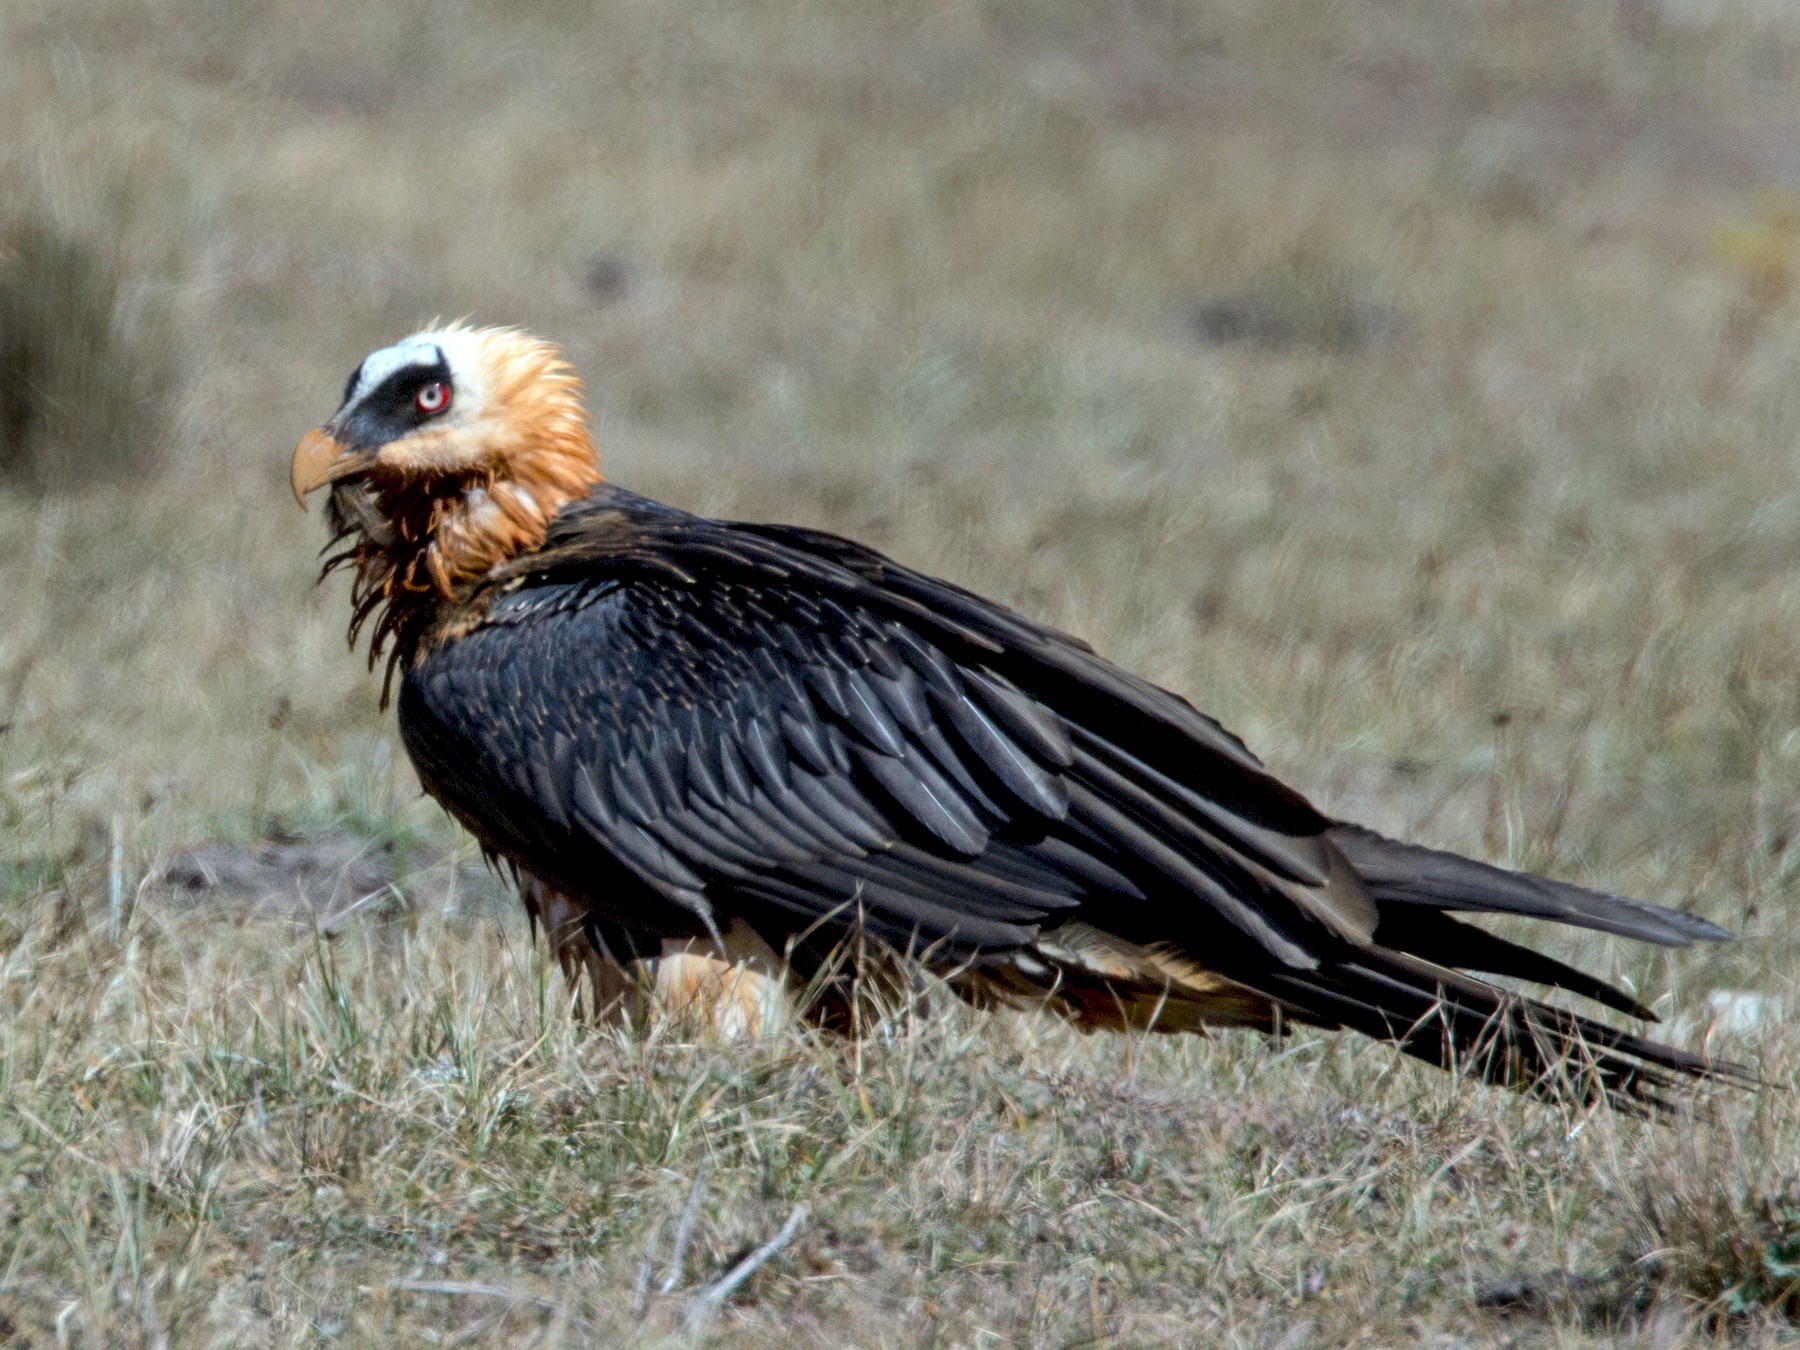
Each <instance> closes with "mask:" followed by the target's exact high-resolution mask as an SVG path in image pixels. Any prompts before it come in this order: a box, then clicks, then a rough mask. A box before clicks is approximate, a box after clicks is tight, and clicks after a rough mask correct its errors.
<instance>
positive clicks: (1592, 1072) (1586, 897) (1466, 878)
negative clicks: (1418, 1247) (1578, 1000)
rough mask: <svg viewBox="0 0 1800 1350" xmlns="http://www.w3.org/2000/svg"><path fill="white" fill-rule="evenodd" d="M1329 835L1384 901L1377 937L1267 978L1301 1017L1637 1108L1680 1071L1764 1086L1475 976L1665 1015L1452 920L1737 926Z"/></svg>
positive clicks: (1351, 835)
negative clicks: (1480, 917)
mask: <svg viewBox="0 0 1800 1350" xmlns="http://www.w3.org/2000/svg"><path fill="white" fill-rule="evenodd" d="M1330 839H1331V842H1332V843H1333V844H1334V845H1336V847H1337V848H1338V849H1339V851H1340V852H1341V853H1342V854H1343V855H1344V856H1345V858H1346V859H1347V860H1348V861H1349V862H1350V864H1351V866H1352V867H1353V868H1354V870H1355V871H1356V873H1357V875H1358V876H1359V877H1360V878H1361V880H1362V881H1363V884H1364V885H1365V886H1366V887H1367V889H1368V891H1369V894H1370V895H1371V896H1372V897H1373V899H1374V900H1375V902H1376V904H1377V906H1378V908H1379V910H1380V913H1381V921H1380V924H1379V926H1378V927H1377V929H1376V931H1375V934H1374V940H1373V942H1372V943H1371V945H1370V946H1369V947H1367V948H1365V949H1363V950H1361V951H1359V952H1357V953H1355V954H1353V955H1349V956H1346V957H1345V958H1344V959H1341V960H1338V961H1327V962H1325V963H1323V964H1322V965H1321V967H1320V968H1319V969H1318V970H1315V971H1295V972H1279V973H1276V974H1274V975H1272V976H1270V977H1268V978H1266V979H1265V980H1263V981H1259V987H1261V988H1262V989H1263V990H1264V991H1265V992H1266V993H1268V994H1270V995H1272V996H1274V997H1276V998H1278V999H1280V1000H1281V1001H1282V1002H1283V1003H1284V1004H1286V1005H1288V1006H1290V1007H1291V1008H1292V1009H1293V1010H1294V1011H1295V1013H1296V1014H1297V1015H1298V1016H1299V1017H1301V1018H1302V1019H1303V1020H1307V1021H1316V1022H1319V1023H1321V1024H1324V1025H1327V1026H1345V1027H1352V1028H1354V1029H1356V1030H1358V1031H1362V1032H1364V1033H1366V1034H1368V1035H1371V1036H1375V1037H1378V1038H1380V1039H1382V1040H1386V1041H1391V1042H1393V1043H1394V1044H1395V1045H1397V1046H1398V1047H1399V1048H1400V1049H1401V1050H1402V1051H1403V1052H1404V1053H1406V1054H1408V1055H1412V1056H1414V1057H1415V1058H1418V1059H1422V1060H1425V1061H1427V1062H1429V1063H1432V1064H1436V1065H1439V1066H1442V1067H1451V1066H1452V1065H1460V1066H1461V1067H1462V1068H1463V1069H1464V1070H1465V1071H1470V1072H1474V1073H1476V1074H1478V1075H1479V1076H1480V1077H1481V1078H1483V1079H1484V1080H1486V1081H1488V1082H1492V1083H1497V1084H1503V1085H1505V1086H1508V1087H1514V1088H1521V1089H1524V1090H1526V1091H1531V1092H1535V1093H1538V1094H1540V1095H1546V1096H1567V1095H1569V1092H1570V1089H1571V1088H1573V1089H1574V1092H1575V1095H1576V1096H1578V1097H1593V1096H1603V1097H1606V1098H1608V1099H1610V1100H1611V1101H1613V1102H1614V1103H1615V1104H1618V1105H1623V1106H1625V1107H1626V1108H1627V1109H1644V1108H1647V1107H1661V1106H1666V1105H1668V1104H1669V1102H1670V1095H1669V1094H1670V1093H1671V1092H1672V1091H1674V1090H1676V1089H1678V1088H1679V1086H1680V1085H1681V1083H1682V1082H1683V1080H1689V1079H1719V1080H1729V1081H1736V1082H1740V1083H1754V1082H1755V1081H1756V1080H1755V1076H1754V1075H1753V1074H1752V1073H1750V1072H1749V1071H1748V1070H1747V1069H1744V1068H1742V1067H1740V1066H1737V1065H1733V1064H1727V1063H1721V1062H1717V1061H1712V1060H1708V1059H1706V1058H1704V1057H1702V1056H1700V1055H1696V1054H1693V1053H1691V1052H1689V1051H1685V1050H1680V1049H1677V1048H1675V1047H1673V1046H1668V1045H1660V1044H1658V1043H1656V1042H1654V1041H1650V1040H1646V1039H1645V1038H1643V1037H1641V1036H1635V1035H1632V1034H1630V1033H1629V1032H1625V1031H1621V1030H1619V1029H1617V1028H1615V1027H1610V1026H1608V1025H1606V1024H1605V1023H1603V1022H1598V1021H1595V1020H1593V1019H1591V1018H1587V1017H1583V1016H1580V1015H1579V1014H1576V1013H1572V1012H1569V1011H1568V1010H1566V1009H1563V1008H1558V1007H1553V1006H1551V1005H1550V1004H1547V1003H1542V1002H1539V1001H1538V1000H1535V999H1531V998H1527V997H1525V996H1523V995H1521V994H1517V993H1514V992H1512V991H1511V990H1508V989H1503V988H1500V987H1498V986H1496V985H1493V984H1489V983H1487V982H1486V981H1484V980H1482V979H1479V978H1476V977H1474V976H1472V975H1466V974H1464V973H1462V972H1464V971H1476V972H1480V973H1482V974H1487V975H1498V976H1502V977H1505V978H1509V979H1518V980H1526V981H1530V982H1532V983H1535V984H1540V985H1549V986H1552V987H1556V988H1561V989H1565V990H1568V991H1569V992H1571V993H1574V994H1577V995H1580V996H1582V997H1585V998H1589V999H1592V1000H1594V1001H1595V1002H1597V1003H1600V1004H1602V1005H1604V1006H1606V1007H1609V1008H1613V1009H1615V1010H1617V1011H1619V1012H1623V1013H1626V1014H1627V1015H1629V1016H1632V1017H1636V1018H1641V1019H1643V1020H1645V1021H1654V1020H1655V1017H1654V1015H1653V1014H1652V1013H1651V1012H1650V1010H1649V1009H1648V1008H1646V1007H1644V1006H1643V1005H1642V1004H1641V1003H1640V1002H1638V1000H1636V999H1634V998H1633V997H1631V995H1630V994H1628V993H1627V992H1625V991H1624V990H1622V989H1619V988H1617V987H1616V986H1614V985H1611V984H1608V983H1607V982H1605V981H1604V980H1600V979H1598V978H1596V977H1594V976H1592V975H1588V974H1586V973H1585V972H1583V971H1580V970H1577V969H1575V968H1574V967H1573V966H1570V965H1567V964H1565V963H1564V962H1561V961H1558V960H1556V959H1554V958H1553V957H1549V956H1545V955H1543V954H1541V953H1539V952H1535V951H1532V950H1531V949H1530V948H1528V947H1523V946H1520V945H1519V944H1517V943H1513V942H1509V941H1507V940H1506V939H1504V938H1500V937H1496V936H1494V935H1493V934H1491V933H1487V932H1485V931H1483V930H1482V929H1480V928H1477V927H1475V926H1474V925H1473V924H1469V923H1464V922H1462V921H1460V920H1458V919H1454V918H1451V917H1450V916H1449V914H1448V913H1446V911H1464V912H1475V913H1490V914H1520V915H1527V916H1530V917H1532V918H1539V919H1549V920H1551V921H1553V922H1559V923H1565V924H1571V925H1574V926H1577V927H1582V928H1591V929H1595V930H1598V931H1600V932H1604V933H1616V934H1619V935H1621V936H1624V937H1632V938H1637V939H1639V940H1641V941H1646V942H1654V943H1658V944H1660V945H1663V946H1669V947H1682V946H1687V945H1688V944H1690V943H1692V942H1696V941H1719V940H1723V939H1726V938H1729V937H1730V936H1731V935H1730V933H1728V932H1727V931H1726V930H1725V929H1723V928H1720V927H1719V926H1718V925H1716V924H1712V923H1708V922H1707V921H1706V920H1704V919H1700V918H1697V917H1695V916H1693V915H1691V914H1681V913H1677V912H1675V911H1673V910H1668V909H1663V908H1661V907H1659V906H1656V905H1651V904H1646V903H1645V902H1643V901H1640V900H1632V899H1628V898H1626V897H1624V896H1617V895H1608V894H1606V893H1604V892H1601V891H1592V890H1587V889H1585V888H1584V887H1580V886H1573V885H1569V884H1568V883H1566V882H1559V881H1552V880H1550V879H1549V878H1546V877H1538V876H1531V875H1528V874H1525V873H1519V872H1508V871H1505V870H1504V869H1502V868H1498V867H1492V866H1489V865H1488V864H1486V863H1479V862H1475V861H1473V860H1472V859H1468V858H1463V857H1459V856H1457V855H1456V854H1452V853H1441V852H1438V851H1436V850H1433V849H1426V848H1420V847H1418V846H1416V845H1412V844H1403V843H1399V842H1397V841H1395V840H1390V839H1385V838H1383V837H1381V836H1380V835H1377V834H1375V833H1373V832H1372V831H1369V830H1365V829H1362V828H1361V827H1359V826H1352V825H1342V826H1338V827H1336V828H1334V829H1333V830H1332V831H1331V834H1330Z"/></svg>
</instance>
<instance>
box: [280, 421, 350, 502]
mask: <svg viewBox="0 0 1800 1350" xmlns="http://www.w3.org/2000/svg"><path fill="white" fill-rule="evenodd" d="M368 462H369V458H368V456H366V455H362V454H359V453H357V452H356V451H354V450H352V449H351V448H350V447H349V446H347V445H345V444H344V443H343V442H342V441H340V440H338V439H337V437H335V436H333V435H332V434H331V433H330V432H329V431H327V430H326V429H325V428H324V427H319V428H318V429H317V430H315V431H309V432H307V433H306V435H304V436H302V437H301V438H300V444H299V445H297V446H295V447H294V462H293V464H292V466H291V479H290V481H291V482H292V483H293V485H294V500H295V501H297V502H299V503H300V509H301V510H302V511H304V510H305V509H306V498H307V494H309V493H312V492H316V491H317V490H318V489H320V488H322V487H324V486H325V485H326V484H327V483H335V482H336V481H337V480H338V479H340V478H344V477H346V476H348V475H350V474H353V473H357V472H359V471H360V470H362V469H364V468H367V467H368Z"/></svg>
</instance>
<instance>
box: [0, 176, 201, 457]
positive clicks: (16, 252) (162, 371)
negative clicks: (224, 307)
mask: <svg viewBox="0 0 1800 1350" xmlns="http://www.w3.org/2000/svg"><path fill="white" fill-rule="evenodd" d="M132 282H133V278H132V276H131V275H130V274H129V273H128V272H127V270H126V267H125V263H124V260H123V258H122V257H121V255H120V253H119V252H118V250H117V249H116V248H114V247H111V246H109V245H108V244H107V243H105V242H104V241H103V240H102V238H101V236H100V233H99V232H98V231H97V230H95V229H90V228H82V227H79V226H75V225H71V224H69V223H67V222H65V221H63V220H61V219H59V218H58V217H57V215H56V214H55V213H54V212H52V211H51V210H49V209H48V208H46V207H44V206H42V205H41V204H31V203H28V204H27V206H26V207H25V208H24V209H22V210H19V211H17V212H16V213H15V214H14V215H13V217H12V219H11V220H9V221H6V222H4V223H3V224H0V478H5V479H7V480H10V481H13V482H15V483H20V484H23V485H26V486H28V487H30V488H35V489H38V490H40V491H55V490H66V489H70V488H74V487H78V486H81V485H83V484H86V483H89V482H91V481H93V480H95V479H102V480H103V479H118V478H125V477H133V478H139V477H142V476H143V475H145V474H146V473H148V472H149V471H151V470H153V469H154V468H155V467H156V466H157V464H158V462H159V460H160V459H161V458H162V455H163V453H164V450H165V442H166V438H167V436H168V433H169V427H170V423H171V418H172V416H173V412H174V406H175V397H176V392H177V389H178V383H179V381H178V370H177V366H176V363H175V358H174V351H175V344H174V340H173V339H174V331H173V327H172V322H171V315H170V311H169V306H168V305H167V303H166V302H163V301H159V300H158V299H157V298H156V297H155V296H154V295H153V294H151V293H148V292H143V293H140V292H138V291H137V290H134V287H133V284H132Z"/></svg>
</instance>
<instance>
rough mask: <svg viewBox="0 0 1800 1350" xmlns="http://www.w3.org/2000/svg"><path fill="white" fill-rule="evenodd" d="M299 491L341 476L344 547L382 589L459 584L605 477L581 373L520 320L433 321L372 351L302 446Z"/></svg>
mask: <svg viewBox="0 0 1800 1350" xmlns="http://www.w3.org/2000/svg"><path fill="white" fill-rule="evenodd" d="M292 468H293V485H294V495H295V496H296V497H297V498H298V499H299V501H300V504H301V506H302V507H304V506H305V505H306V499H307V497H308V495H309V494H311V493H312V492H314V491H316V490H317V489H319V488H323V487H329V488H330V489H331V513H332V525H333V527H334V531H335V537H334V542H346V541H347V545H348V546H347V548H346V549H345V550H344V551H343V552H342V553H340V554H338V555H337V558H336V559H334V561H336V562H343V563H349V564H354V565H355V567H356V569H357V572H358V585H359V589H361V590H362V591H363V592H364V593H365V594H366V595H368V596H371V597H372V598H374V600H375V602H376V603H380V602H381V601H390V602H391V601H396V600H400V599H401V598H402V597H403V595H404V593H406V592H409V591H410V592H415V593H416V592H425V591H430V592H435V593H436V594H438V595H441V596H442V597H443V598H445V599H452V598H454V597H455V596H456V595H457V593H458V590H459V588H460V587H461V586H463V585H464V584H465V583H467V582H470V581H474V580H477V579H478V578H480V577H482V576H483V575H485V574H486V573H487V572H488V571H489V570H491V569H492V568H493V567H495V566H497V565H498V564H500V563H502V562H505V561H506V560H507V559H509V558H511V557H514V556H516V555H517V554H519V553H521V552H523V551H525V550H528V549H532V548H535V547H537V546H538V545H539V544H541V543H542V542H543V541H544V536H545V532H546V531H547V529H548V527H549V523H550V521H551V519H552V518H553V517H554V516H555V515H556V513H557V512H558V511H559V510H560V509H561V508H562V507H563V506H564V505H565V504H567V503H568V502H569V501H571V500H573V499H575V498H578V497H582V496H585V495H586V494H587V493H588V492H589V491H590V490H592V488H593V486H594V485H595V484H596V483H598V482H599V481H600V457H599V454H598V453H597V452H596V450H595V448H594V441H593V437H592V436H591V435H590V434H589V432H588V424H587V413H586V410H585V409H584V408H583V407H582V402H581V382H580V381H579V380H578V379H576V377H575V373H574V371H573V370H571V369H570V367H569V365H568V363H567V362H565V361H564V360H563V359H562V355H561V353H560V352H559V351H558V350H557V348H556V347H555V346H553V345H552V344H550V343H548V342H543V341H541V340H539V339H537V338H534V337H530V336H527V335H526V334H524V333H521V332H519V331H517V330H516V329H510V328H469V327H465V326H463V325H461V324H452V325H449V326H447V327H441V328H428V329H426V330H424V331H423V332H419V333H415V334H413V335H412V336H411V337H409V338H407V339H405V340H404V341H402V342H399V343H396V344H395V345H394V346H392V347H383V348H382V349H381V350H380V351H377V352H371V353H370V354H369V355H368V356H367V357H365V358H364V360H363V362H362V364H361V365H359V366H358V367H357V368H356V370H355V371H354V372H353V373H352V374H351V376H350V381H349V384H348V385H346V386H345V389H344V401H343V404H342V406H340V407H339V408H338V410H337V412H336V413H334V414H333V415H332V417H331V420H329V421H328V422H326V423H325V425H324V426H322V427H319V428H318V429H317V430H315V431H309V432H308V433H307V434H306V435H305V436H304V437H302V438H301V441H300V444H299V446H298V447H296V449H295V450H294V459H293V466H292Z"/></svg>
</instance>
